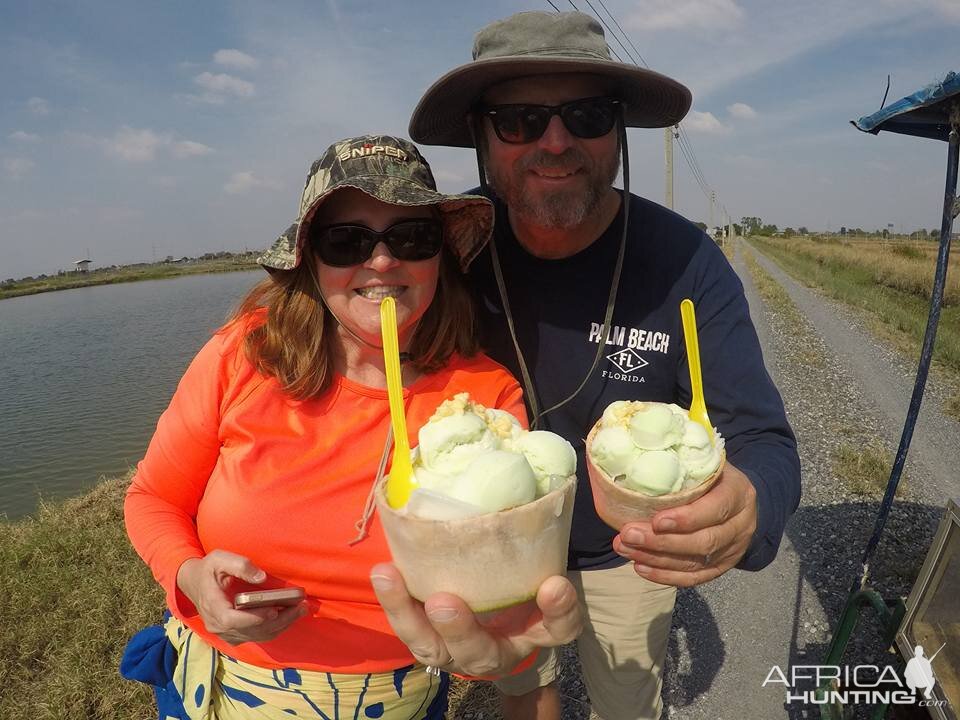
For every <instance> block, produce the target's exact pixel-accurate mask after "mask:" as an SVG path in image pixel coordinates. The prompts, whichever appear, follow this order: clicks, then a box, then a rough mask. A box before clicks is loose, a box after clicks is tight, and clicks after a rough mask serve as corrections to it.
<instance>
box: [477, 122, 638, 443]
mask: <svg viewBox="0 0 960 720" xmlns="http://www.w3.org/2000/svg"><path fill="white" fill-rule="evenodd" d="M619 107H620V116H619V118H618V121H617V134H618V136H619V138H620V157H621V163H622V167H623V230H622V232H621V234H620V247H619V249H618V250H617V261H616V263H615V264H614V266H613V276H612V277H611V279H610V294H609V296H608V297H607V309H606V312H605V313H604V316H603V327H604V328H605V329H606V333H607V334H609V332H610V323H611V321H612V320H613V308H614V306H615V305H616V303H617V291H618V289H619V288H620V273H621V270H622V269H623V256H624V254H625V253H626V249H627V227H628V221H629V219H630V154H629V153H628V152H627V128H626V125H625V124H624V120H623V113H624V109H625V106H624V104H623V103H621V104H620V106H619ZM468 125H469V127H470V134H471V135H472V136H473V147H474V149H475V150H476V153H477V168H478V170H479V172H480V191H481V193H482V194H484V195H488V196H489V195H490V189H489V187H488V185H487V175H486V172H485V171H484V166H483V155H482V153H481V152H480V143H479V142H477V135H476V131H475V129H474V124H473V123H472V122H471V123H468ZM498 234H499V227H498V226H497V224H496V223H494V226H493V234H492V235H491V236H490V259H491V261H492V263H493V274H494V277H495V278H496V280H497V290H498V291H499V293H500V301H501V303H503V312H504V314H505V315H506V317H507V327H508V328H509V329H510V339H511V340H513V348H514V350H515V351H516V354H517V362H518V363H519V365H520V373H521V375H523V390H524V394H525V395H526V396H527V402H528V403H529V404H530V410H531V413H532V415H533V418H532V419H531V421H530V427H531V429H533V430H536V429H537V427H538V425H539V424H540V420H541V419H542V418H543V417H545V416H546V415H547V413H551V412H553V411H554V410H557V409H558V408H561V407H563V406H564V405H566V404H567V403H568V402H570V401H571V400H573V399H574V398H575V397H576V396H577V395H579V394H580V391H581V390H583V388H584V386H585V385H586V384H587V381H588V380H590V377H591V376H592V375H593V371H594V370H596V369H597V365H598V364H599V363H600V358H601V357H602V356H603V349H604V347H606V337H603V336H601V337H600V341H599V342H598V343H597V353H596V355H594V356H593V363H592V364H591V365H590V369H589V370H587V374H586V375H585V376H584V378H583V380H582V381H581V382H580V384H579V385H578V386H577V389H576V390H574V391H573V392H572V393H571V394H570V395H568V396H567V397H566V398H564V399H563V400H561V401H560V402H558V403H557V404H556V405H551V406H550V407H548V408H547V409H546V410H543V411H542V412H541V411H540V409H539V402H538V400H537V394H536V387H535V386H534V384H533V378H531V376H530V371H529V370H528V369H527V363H526V360H525V359H524V357H523V351H522V350H521V349H520V342H519V341H518V340H517V330H516V327H515V326H514V322H513V313H512V312H511V310H510V298H509V297H508V295H507V287H506V284H505V283H504V282H503V271H502V269H501V266H500V257H499V255H498V254H497V243H496V239H497V235H498Z"/></svg>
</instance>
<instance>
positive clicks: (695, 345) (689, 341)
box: [680, 298, 714, 444]
mask: <svg viewBox="0 0 960 720" xmlns="http://www.w3.org/2000/svg"><path fill="white" fill-rule="evenodd" d="M680 319H681V320H682V321H683V341H684V343H685V344H686V346H687V365H688V366H689V367H690V391H691V393H692V395H693V398H692V399H691V400H690V419H691V420H693V421H694V422H697V423H700V424H701V425H703V427H704V428H705V429H706V431H707V434H708V435H709V436H710V443H711V444H713V442H714V439H713V424H712V423H711V422H710V418H709V416H708V415H707V403H706V402H704V399H703V375H702V374H701V371H700V343H699V342H698V341H697V316H696V314H695V313H694V311H693V301H692V300H691V299H690V298H686V299H684V300H683V301H682V302H681V303H680Z"/></svg>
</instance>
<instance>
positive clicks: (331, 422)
mask: <svg viewBox="0 0 960 720" xmlns="http://www.w3.org/2000/svg"><path fill="white" fill-rule="evenodd" d="M245 327H246V324H245V323H243V322H236V323H233V324H231V325H228V326H227V327H226V328H224V329H223V330H221V331H220V332H219V333H217V334H216V335H214V337H213V338H212V339H211V340H210V341H209V342H208V343H207V344H206V345H205V346H204V347H203V349H202V350H201V351H200V352H199V354H198V355H197V356H196V358H195V359H194V360H193V362H192V363H191V365H190V367H189V368H188V369H187V371H186V373H185V374H184V376H183V379H182V380H181V381H180V385H179V387H178V388H177V391H176V393H175V394H174V396H173V399H172V400H171V402H170V406H169V407H168V408H167V410H166V411H165V412H164V413H163V415H162V416H161V417H160V420H159V422H158V424H157V431H156V433H155V434H154V436H153V439H152V440H151V441H150V445H149V447H148V449H147V453H146V456H145V457H144V459H143V460H142V461H141V462H140V464H139V466H138V468H137V474H136V476H135V477H134V479H133V483H132V485H131V487H130V490H129V492H128V493H127V498H126V504H125V515H126V525H127V532H128V533H129V535H130V539H131V541H132V542H133V545H134V547H135V548H136V550H137V552H138V553H140V555H141V557H143V559H144V560H145V561H146V562H147V564H148V565H149V566H150V568H151V570H152V571H153V574H154V577H156V579H157V581H158V582H159V583H160V584H161V585H162V587H163V588H164V590H165V591H166V595H167V603H168V605H169V607H170V609H171V611H172V612H173V613H174V614H175V615H176V616H177V617H179V618H180V619H181V620H183V621H184V622H185V623H186V624H187V625H188V626H189V627H190V628H191V629H193V630H194V631H195V632H197V633H199V634H200V635H201V636H202V637H203V638H204V639H205V640H206V641H207V642H208V643H210V644H211V645H213V646H215V647H217V648H218V649H220V650H223V651H224V652H225V653H227V654H229V655H231V656H232V657H235V658H237V659H239V660H243V661H245V662H249V663H253V664H256V665H260V666H262V667H269V668H282V667H297V668H302V669H306V670H320V671H325V672H338V673H368V672H382V671H385V670H390V669H394V668H398V667H402V666H404V665H407V664H409V663H411V662H412V661H413V659H412V656H411V655H410V652H409V651H408V650H407V648H406V646H405V645H403V643H401V642H400V641H399V640H398V639H397V638H396V636H395V635H394V634H393V632H392V630H391V629H390V626H389V624H388V622H387V620H386V617H385V616H384V613H383V611H382V609H381V608H380V605H379V604H378V603H377V600H376V597H375V596H374V593H373V589H372V588H371V586H370V581H369V578H368V574H369V570H370V568H371V566H373V565H374V564H375V563H377V562H382V561H384V560H388V559H389V558H390V552H389V549H388V548H387V544H386V540H385V538H384V535H383V529H382V527H381V525H380V523H379V521H378V519H377V518H376V517H374V518H373V520H372V521H371V523H370V526H369V536H368V537H367V538H366V539H364V540H363V541H361V542H360V543H358V544H355V545H352V546H351V545H348V542H349V541H350V540H351V539H353V538H354V537H355V536H356V535H357V529H356V527H355V523H356V522H357V521H358V520H359V519H360V518H361V517H362V515H363V509H364V502H365V500H366V498H367V494H368V492H369V490H370V486H371V483H372V482H373V478H374V476H375V474H376V469H377V465H378V463H379V461H380V456H381V454H382V452H383V447H384V443H385V441H386V436H387V428H388V425H389V418H390V411H389V406H388V402H387V392H386V390H385V389H379V388H370V387H366V386H363V385H360V384H358V383H356V382H353V381H351V380H348V379H347V378H344V377H341V376H338V377H336V378H335V380H334V383H333V385H332V386H331V387H330V388H329V389H328V390H327V391H326V392H325V393H324V394H323V395H322V397H319V398H316V399H311V400H307V401H297V400H293V399H291V398H290V397H289V396H287V395H285V394H284V393H283V392H282V391H281V389H280V386H279V384H278V383H277V381H276V379H274V378H269V377H265V376H263V375H261V374H260V373H258V372H257V371H256V369H255V368H254V367H253V366H252V365H251V364H250V362H249V361H248V360H247V358H246V356H245V354H244V351H243V337H244V329H245ZM464 391H466V392H469V393H470V395H471V397H472V398H473V399H475V400H477V401H478V402H480V403H482V404H483V405H487V406H488V407H497V408H503V409H504V410H507V411H508V412H511V413H513V414H514V415H516V416H517V417H518V418H520V420H521V422H524V424H525V420H526V416H525V413H524V409H523V403H522V400H521V391H520V388H519V386H518V385H517V382H516V381H515V380H514V379H513V377H512V376H511V375H510V374H509V373H508V372H507V371H506V370H505V369H504V368H503V367H501V366H500V365H498V364H496V363H495V362H493V361H492V360H490V359H489V358H487V357H485V356H482V355H478V356H476V357H474V358H470V359H464V358H460V357H457V356H455V357H453V358H452V359H451V361H450V362H449V363H448V365H447V367H446V368H445V369H443V370H441V371H439V372H437V373H434V374H432V375H429V376H426V377H423V378H421V379H420V380H418V381H417V382H416V383H414V384H413V385H412V386H411V387H409V388H406V389H405V391H404V398H405V404H406V413H407V424H408V428H409V434H410V438H409V439H410V444H411V446H413V445H416V443H417V431H418V429H419V428H420V426H421V425H422V424H423V423H425V422H426V421H427V419H428V418H429V417H430V415H431V414H432V413H433V411H434V410H435V409H436V407H437V405H439V404H440V403H441V402H442V401H443V400H445V399H447V398H449V397H452V396H453V395H454V394H456V393H458V392H464ZM217 548H219V549H223V550H228V551H230V552H234V553H238V554H240V555H244V556H246V557H248V558H250V560H251V561H252V562H253V563H254V564H256V565H257V566H259V567H260V568H262V569H264V570H265V571H266V572H267V573H268V575H269V576H270V577H269V579H268V582H266V583H264V587H269V586H278V585H285V584H292V585H299V586H302V587H303V588H305V589H306V591H307V595H308V596H309V597H311V598H312V599H314V600H315V601H317V608H318V609H317V610H316V611H315V612H314V613H313V614H312V615H308V616H307V617H304V618H301V619H300V620H298V621H296V622H295V623H294V624H293V625H292V626H291V627H290V628H289V629H288V630H287V631H285V632H284V633H282V634H281V635H279V636H278V637H277V638H275V639H274V640H271V641H269V642H265V643H253V642H248V643H243V644H241V645H236V646H231V645H229V644H228V643H225V642H223V641H222V640H221V639H220V638H219V637H217V636H216V635H213V634H211V633H209V632H207V631H206V629H205V627H204V625H203V621H202V620H201V619H200V617H199V615H198V614H197V610H196V608H195V607H194V606H193V604H192V603H191V602H190V601H189V599H188V598H187V597H186V596H185V595H183V593H182V592H180V591H179V590H178V589H177V587H176V577H177V571H178V569H179V568H180V565H181V564H183V562H184V561H186V560H188V559H190V558H199V557H203V556H204V555H205V554H207V553H208V552H210V551H212V550H214V549H217Z"/></svg>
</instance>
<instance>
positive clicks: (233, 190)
mask: <svg viewBox="0 0 960 720" xmlns="http://www.w3.org/2000/svg"><path fill="white" fill-rule="evenodd" d="M279 187H280V184H279V183H278V182H276V181H274V180H267V179H265V178H259V177H257V176H256V175H255V174H254V173H253V172H252V171H250V170H245V171H243V172H235V173H234V174H233V175H231V176H230V179H229V180H227V184H226V185H224V186H223V191H224V192H225V193H227V194H228V195H243V194H244V193H248V192H250V191H251V190H256V189H257V188H264V189H267V190H277V189H279Z"/></svg>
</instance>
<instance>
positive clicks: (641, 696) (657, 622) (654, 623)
mask: <svg viewBox="0 0 960 720" xmlns="http://www.w3.org/2000/svg"><path fill="white" fill-rule="evenodd" d="M568 577H569V578H570V582H572V583H573V585H574V587H575V588H576V589H577V594H578V596H579V597H580V603H581V605H582V606H583V608H584V611H585V620H586V622H585V624H584V630H583V633H582V634H581V635H580V637H579V638H577V651H578V653H579V655H580V665H581V667H582V668H583V679H584V683H585V684H586V686H587V692H589V693H590V702H591V704H592V705H593V710H594V712H595V713H596V714H597V715H599V716H600V717H601V718H603V720H657V719H658V718H659V717H660V711H661V709H662V707H663V703H662V701H661V699H660V688H661V682H662V681H661V674H662V670H663V661H664V658H665V657H666V653H667V639H668V637H669V635H670V627H671V622H672V619H673V604H674V601H675V599H676V596H677V590H676V588H674V587H670V586H665V585H657V584H656V583H652V582H650V581H649V580H645V579H644V578H642V577H640V576H639V575H637V574H636V573H635V572H634V570H633V563H631V562H628V563H625V564H624V565H621V566H619V567H615V568H609V569H606V570H589V571H580V572H571V573H568ZM557 657H558V652H557V650H556V649H554V650H546V649H544V650H541V651H540V656H539V657H538V658H537V662H536V664H535V665H533V666H532V667H531V668H529V669H528V670H526V671H525V672H523V673H520V674H518V675H515V676H512V677H508V678H504V679H503V680H499V681H497V683H496V685H497V687H498V688H499V689H500V690H501V692H503V693H504V694H506V695H523V694H525V693H528V692H531V691H533V690H535V689H537V688H538V687H542V686H544V685H546V684H547V683H549V682H552V681H553V680H555V679H556V673H557Z"/></svg>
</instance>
